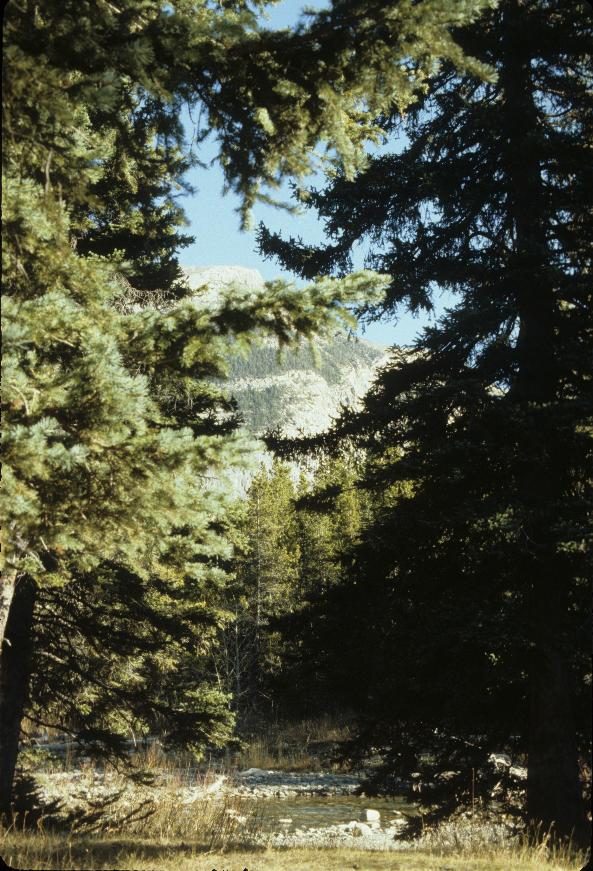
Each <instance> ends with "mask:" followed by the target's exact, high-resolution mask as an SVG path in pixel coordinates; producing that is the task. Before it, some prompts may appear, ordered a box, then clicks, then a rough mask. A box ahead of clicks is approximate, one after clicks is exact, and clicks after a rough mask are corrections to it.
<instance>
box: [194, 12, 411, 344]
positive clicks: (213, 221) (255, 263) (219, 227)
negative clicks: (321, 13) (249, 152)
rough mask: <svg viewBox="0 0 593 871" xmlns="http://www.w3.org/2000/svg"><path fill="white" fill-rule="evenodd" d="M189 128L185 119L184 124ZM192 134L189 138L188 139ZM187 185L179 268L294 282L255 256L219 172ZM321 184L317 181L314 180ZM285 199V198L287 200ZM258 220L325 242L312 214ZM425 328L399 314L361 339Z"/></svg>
mask: <svg viewBox="0 0 593 871" xmlns="http://www.w3.org/2000/svg"><path fill="white" fill-rule="evenodd" d="M303 5H304V4H302V3H301V2H300V0H282V2H280V3H279V4H278V5H277V6H276V7H273V8H272V9H271V10H270V16H269V21H268V25H269V26H271V27H278V28H280V27H290V26H291V25H292V24H294V22H295V21H296V20H297V18H298V17H299V12H300V10H301V8H302V7H303ZM307 5H308V6H309V7H317V8H320V7H321V6H322V5H323V4H322V3H321V2H317V3H308V4H307ZM187 121H188V123H189V119H187ZM190 135H191V134H190ZM216 150H217V149H216V147H215V145H214V143H213V142H211V141H206V142H205V143H203V144H202V145H201V146H200V151H199V157H200V159H201V160H202V161H203V162H204V163H206V164H209V163H210V161H211V160H212V159H213V158H214V156H215V154H216ZM187 179H188V181H189V182H190V183H191V184H192V186H193V187H194V188H195V189H196V193H195V194H194V195H193V196H190V197H187V198H186V199H185V200H184V208H185V212H186V214H187V218H188V220H189V223H190V226H189V231H190V233H191V234H192V235H193V236H195V237H196V238H195V242H194V243H193V244H192V245H190V246H189V247H187V248H184V249H183V250H182V251H181V252H180V260H181V263H182V264H188V265H196V266H214V265H218V266H247V267H249V268H251V269H257V270H259V272H260V273H261V274H262V275H263V277H264V278H265V279H267V280H269V279H272V278H286V279H289V280H293V281H294V280H295V277H294V276H293V275H291V274H290V273H288V272H286V271H284V270H282V269H281V268H280V266H279V265H278V264H277V263H276V262H275V261H271V260H264V259H263V258H262V257H261V256H260V254H259V253H258V251H257V246H256V242H255V231H254V230H251V231H241V230H240V220H239V216H238V214H237V211H236V210H237V207H238V206H239V200H238V197H237V196H236V195H234V194H231V193H229V194H226V195H225V196H223V193H222V190H223V175H222V171H221V169H220V167H219V166H218V165H217V164H216V163H213V164H212V165H209V166H207V168H206V169H200V168H196V169H194V170H192V171H191V172H190V173H188V176H187ZM316 183H317V184H320V180H317V181H316ZM286 199H288V196H287V197H286ZM260 221H263V222H264V223H265V224H266V226H267V227H268V228H269V229H270V230H275V231H281V232H282V234H283V235H285V236H293V237H298V236H301V237H302V238H303V240H304V241H305V242H307V243H312V244H316V243H317V244H318V243H321V242H322V241H323V240H324V233H323V225H322V223H321V222H320V221H318V220H317V218H316V215H315V213H314V212H313V211H312V210H307V211H305V212H303V214H301V215H295V216H293V215H290V214H288V213H287V212H285V211H283V210H280V209H275V208H273V207H271V206H266V205H263V204H258V205H257V206H256V207H255V208H254V212H253V227H254V228H256V227H257V225H258V224H259V222H260ZM363 260H364V252H363V251H359V252H358V253H357V254H355V263H354V266H355V268H362V267H363ZM426 323H428V319H427V318H426V317H422V316H420V317H418V318H414V317H412V316H411V315H410V314H408V313H406V312H402V313H401V315H400V316H399V318H398V320H397V323H394V322H393V320H391V321H390V322H385V323H378V324H371V325H369V326H367V327H366V329H365V331H364V332H362V331H361V332H360V335H363V336H364V338H366V339H369V340H370V341H373V342H377V343H379V344H382V345H392V344H398V345H409V344H411V343H412V341H413V340H414V338H415V336H416V335H417V334H418V332H419V331H420V329H421V327H422V326H423V325H424V324H426Z"/></svg>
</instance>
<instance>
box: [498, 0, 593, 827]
mask: <svg viewBox="0 0 593 871" xmlns="http://www.w3.org/2000/svg"><path fill="white" fill-rule="evenodd" d="M522 6H523V0H507V5H506V9H505V13H504V14H505V42H506V51H505V60H504V64H503V67H502V69H501V74H500V81H501V84H502V86H503V90H504V99H505V109H506V116H507V117H506V142H507V149H508V150H507V152H506V154H505V155H503V160H504V162H505V168H506V172H507V178H508V192H507V200H508V210H509V216H510V217H511V219H512V226H513V230H514V240H513V243H514V244H513V250H512V252H511V253H510V257H511V258H512V263H513V272H514V275H513V278H514V284H515V293H516V299H517V308H518V312H519V334H518V339H517V347H516V353H517V364H518V367H517V375H516V378H515V382H514V384H513V385H512V388H511V391H510V394H509V398H510V399H511V400H512V401H513V402H514V403H516V408H517V411H518V413H519V417H518V420H519V421H521V423H520V428H521V435H520V437H519V439H520V442H521V443H520V444H518V445H517V456H518V457H519V460H518V463H519V465H518V466H517V470H516V481H517V496H518V501H519V509H520V511H521V513H522V514H523V516H524V518H525V519H524V524H523V536H524V542H525V543H524V545H523V556H522V560H523V570H524V577H523V581H524V583H525V589H526V591H527V595H526V600H527V605H528V609H529V614H528V621H529V626H528V631H529V642H530V646H531V651H532V655H531V662H530V667H529V734H528V781H527V813H528V817H529V820H530V822H531V824H532V825H533V826H534V828H535V829H539V837H542V836H544V835H545V834H546V833H547V832H548V831H550V830H551V831H552V832H553V834H554V835H557V836H560V837H563V838H565V837H570V836H571V835H575V836H576V837H577V838H580V837H581V836H582V834H583V832H584V831H585V827H586V822H585V812H584V804H583V801H582V798H581V794H580V784H579V776H578V761H577V746H576V735H575V728H574V722H573V716H572V700H571V693H572V688H571V679H570V673H569V667H568V660H567V657H566V654H565V647H566V634H567V616H568V601H567V593H568V588H569V585H570V583H571V580H572V579H571V576H570V568H569V564H568V562H567V561H566V560H564V559H562V558H561V557H560V555H559V554H558V553H557V552H556V546H555V532H554V523H555V520H556V516H555V513H556V506H557V504H558V501H559V499H561V498H562V497H563V495H564V494H565V490H566V486H567V484H566V482H567V478H568V476H567V474H566V473H567V469H566V468H565V466H566V465H567V464H570V457H566V451H563V450H562V433H561V431H560V429H559V428H558V425H557V424H556V423H554V422H552V418H551V415H550V413H549V411H547V409H549V408H550V406H551V404H553V403H555V402H556V401H558V400H559V399H560V398H561V397H560V392H559V390H560V388H559V377H558V367H557V362H556V361H557V348H556V342H557V339H556V330H555V323H556V317H557V305H558V303H557V299H556V291H555V287H554V286H553V284H552V283H551V279H550V271H549V270H548V269H547V264H548V262H549V259H550V252H549V250H548V242H547V237H546V223H547V221H548V220H549V216H548V214H547V208H546V204H545V199H544V195H543V190H542V178H541V168H540V163H539V154H538V129H539V128H538V116H537V109H536V105H535V99H534V85H533V81H532V71H531V61H532V58H531V57H530V55H529V49H528V46H529V40H528V39H527V38H526V34H525V27H526V20H527V19H526V12H525V10H524V9H523V8H522ZM542 425H545V429H542Z"/></svg>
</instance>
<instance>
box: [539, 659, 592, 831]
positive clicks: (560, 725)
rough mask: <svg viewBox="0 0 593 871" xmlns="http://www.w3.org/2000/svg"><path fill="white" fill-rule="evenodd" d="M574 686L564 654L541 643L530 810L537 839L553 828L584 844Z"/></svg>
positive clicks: (584, 827)
mask: <svg viewBox="0 0 593 871" xmlns="http://www.w3.org/2000/svg"><path fill="white" fill-rule="evenodd" d="M570 684H571V681H570V675H569V673H568V671H567V669H566V667H565V664H564V662H563V657H562V652H561V651H560V650H558V649H557V648H556V649H555V648H554V646H553V645H552V644H549V643H548V644H547V645H545V646H544V645H543V643H542V644H540V645H539V646H538V649H536V650H534V652H533V661H532V663H531V668H530V699H529V702H530V710H529V720H530V725H529V764H528V769H527V771H528V774H527V808H528V813H529V818H530V820H531V821H532V823H535V824H536V825H538V826H539V827H540V829H539V831H536V832H535V835H536V839H537V840H540V839H541V838H542V836H544V835H546V834H547V833H548V832H550V834H551V835H552V837H554V836H555V835H558V836H560V837H561V838H567V837H569V838H572V840H573V842H574V843H576V844H578V845H579V846H586V842H587V825H586V820H585V815H584V808H583V798H582V795H581V790H580V785H579V773H578V765H577V747H576V740H575V729H574V722H573V716H572V705H571V693H570Z"/></svg>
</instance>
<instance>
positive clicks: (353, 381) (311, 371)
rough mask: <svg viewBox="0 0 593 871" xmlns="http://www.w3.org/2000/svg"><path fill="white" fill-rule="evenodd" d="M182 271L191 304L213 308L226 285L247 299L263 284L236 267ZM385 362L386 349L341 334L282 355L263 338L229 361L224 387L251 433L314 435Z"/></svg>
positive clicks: (353, 399) (255, 275)
mask: <svg viewBox="0 0 593 871" xmlns="http://www.w3.org/2000/svg"><path fill="white" fill-rule="evenodd" d="M184 270H185V272H186V275H187V277H188V281H189V284H190V287H192V288H193V289H194V290H195V291H196V296H195V298H194V300H195V303H196V304H197V305H200V306H208V307H212V308H215V307H216V305H217V300H218V299H219V298H220V292H221V290H223V289H225V288H227V287H229V286H231V285H232V286H233V287H234V288H236V290H237V293H238V294H239V295H241V296H244V297H248V296H249V294H250V292H252V291H254V290H257V289H258V288H261V287H262V286H263V283H264V282H263V279H262V277H261V275H260V274H259V272H257V271H256V270H254V269H245V268H244V267H240V266H187V267H184ZM386 359H387V351H386V349H385V348H382V347H380V346H378V345H374V344H372V343H371V342H367V341H365V340H363V339H357V338H355V337H353V336H348V335H347V334H346V333H343V332H341V333H336V335H335V336H334V337H333V338H332V339H331V340H323V341H320V340H318V341H317V342H316V343H315V347H314V348H313V347H311V345H310V344H309V343H308V342H306V341H304V342H302V343H301V345H300V346H299V347H298V348H297V349H295V350H291V351H284V352H283V353H282V356H281V357H279V355H278V347H277V343H276V342H275V341H274V340H272V339H266V340H264V341H263V343H262V344H261V345H260V346H258V347H256V348H254V349H253V350H252V351H251V352H250V354H249V355H248V357H247V358H239V357H236V358H233V359H232V361H231V365H230V377H229V382H228V388H229V391H230V393H231V394H232V395H233V396H234V397H235V399H236V400H237V403H238V406H239V410H240V412H241V415H242V416H243V419H244V421H245V425H246V427H247V428H248V429H249V431H250V432H251V433H252V434H253V435H256V436H257V435H261V434H262V433H263V432H265V431H266V430H269V429H275V428H276V427H280V428H281V430H282V432H283V433H284V434H285V435H289V436H291V435H297V434H298V433H299V432H304V433H306V434H313V433H318V432H321V431H323V430H325V429H327V428H328V426H330V424H331V422H332V420H333V419H334V418H335V417H336V416H337V414H338V413H339V411H340V407H341V406H343V405H348V406H352V405H355V404H356V403H357V402H358V400H359V399H360V397H361V396H363V395H364V393H365V392H366V390H367V389H368V387H369V386H370V384H371V382H372V381H373V378H374V377H375V374H376V372H377V370H378V368H379V367H380V366H381V365H382V364H383V363H384V362H385V361H386Z"/></svg>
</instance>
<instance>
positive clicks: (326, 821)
mask: <svg viewBox="0 0 593 871" xmlns="http://www.w3.org/2000/svg"><path fill="white" fill-rule="evenodd" d="M258 804H259V807H258V809H257V813H258V817H259V818H260V820H261V824H262V828H263V829H265V830H266V831H281V830H284V831H287V832H291V831H294V830H295V829H298V828H301V829H303V828H304V829H312V828H319V827H322V826H330V825H336V824H338V823H349V822H350V821H351V820H358V819H360V816H361V813H362V811H363V810H365V809H366V808H373V809H374V810H378V811H379V812H380V813H381V825H382V826H384V825H386V824H387V823H389V822H390V821H391V820H392V819H393V818H394V817H395V811H400V812H403V813H407V814H414V813H416V808H415V807H414V805H411V804H409V803H408V802H407V801H406V799H405V798H403V797H400V796H390V797H389V798H368V797H363V796H356V795H328V796H318V795H312V796H299V797H297V798H286V799H266V800H263V801H261V802H259V803H258ZM287 818H290V819H291V820H292V822H291V823H290V825H286V826H283V825H282V824H281V823H280V822H279V820H281V819H287Z"/></svg>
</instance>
